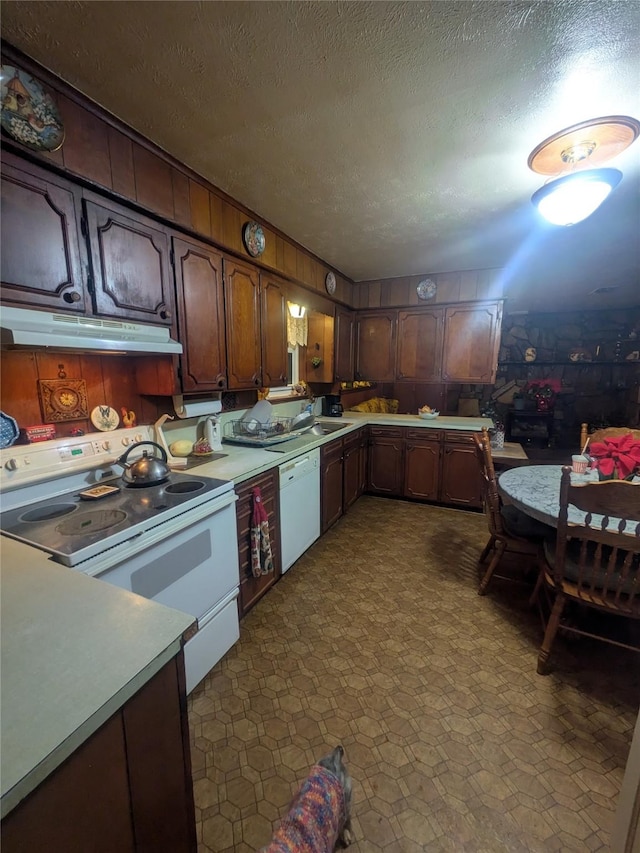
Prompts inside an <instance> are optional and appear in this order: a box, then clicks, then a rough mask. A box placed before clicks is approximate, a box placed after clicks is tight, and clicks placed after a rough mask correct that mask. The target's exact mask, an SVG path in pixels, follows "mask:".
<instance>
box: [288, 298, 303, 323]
mask: <svg viewBox="0 0 640 853" xmlns="http://www.w3.org/2000/svg"><path fill="white" fill-rule="evenodd" d="M287 305H288V306H289V314H291V316H292V317H294V318H295V319H296V320H301V319H302V318H303V317H304V312H305V311H306V308H305V307H304V305H296V303H295V302H288V303H287Z"/></svg>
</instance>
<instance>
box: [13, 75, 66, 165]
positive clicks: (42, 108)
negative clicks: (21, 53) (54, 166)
mask: <svg viewBox="0 0 640 853" xmlns="http://www.w3.org/2000/svg"><path fill="white" fill-rule="evenodd" d="M0 101H1V103H2V109H1V111H0V124H2V127H3V129H4V130H5V131H6V132H7V133H8V134H9V136H11V137H12V138H13V139H15V140H16V142H20V143H22V145H25V146H26V147H27V148H31V149H33V150H34V151H55V150H56V149H58V148H60V146H61V145H62V143H63V142H64V127H63V124H62V119H61V118H60V113H59V112H58V108H57V106H56V105H55V103H54V101H53V98H52V97H51V96H50V95H47V93H46V92H45V91H44V89H43V88H42V85H41V84H40V83H39V82H38V81H37V80H34V78H33V77H31V76H30V75H29V74H27V73H26V71H22V69H20V68H15V67H14V66H13V65H2V66H0Z"/></svg>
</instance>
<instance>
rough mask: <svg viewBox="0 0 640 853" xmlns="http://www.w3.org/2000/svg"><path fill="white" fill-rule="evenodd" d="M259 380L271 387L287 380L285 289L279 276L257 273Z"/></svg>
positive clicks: (282, 383) (284, 383)
mask: <svg viewBox="0 0 640 853" xmlns="http://www.w3.org/2000/svg"><path fill="white" fill-rule="evenodd" d="M260 303H261V323H262V382H263V384H264V386H265V387H268V388H273V387H278V386H280V385H286V384H287V291H286V284H285V282H284V281H282V279H280V278H278V277H277V276H275V275H271V274H269V273H260Z"/></svg>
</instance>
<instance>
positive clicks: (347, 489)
mask: <svg viewBox="0 0 640 853" xmlns="http://www.w3.org/2000/svg"><path fill="white" fill-rule="evenodd" d="M343 461H344V471H343V495H342V502H343V508H344V511H345V512H346V511H347V510H348V509H349V507H350V506H351V505H352V504H354V503H355V502H356V501H357V500H358V498H359V497H360V495H361V494H362V490H361V482H362V479H361V478H362V471H361V468H362V458H361V448H360V435H359V433H358V432H356V433H353V434H352V435H349V436H347V437H346V438H345V439H344V452H343Z"/></svg>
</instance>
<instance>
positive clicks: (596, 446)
mask: <svg viewBox="0 0 640 853" xmlns="http://www.w3.org/2000/svg"><path fill="white" fill-rule="evenodd" d="M589 455H590V456H591V457H592V459H593V462H592V465H593V467H594V468H597V469H598V471H600V473H601V474H602V476H603V477H612V476H617V477H618V479H619V480H624V479H626V478H627V477H628V476H629V475H630V474H633V472H634V471H635V470H636V469H638V470H640V441H638V439H637V438H634V437H633V436H632V435H631V433H627V434H626V435H620V436H616V437H615V438H604V439H603V440H602V441H596V442H594V443H593V444H592V445H591V447H590V449H589Z"/></svg>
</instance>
